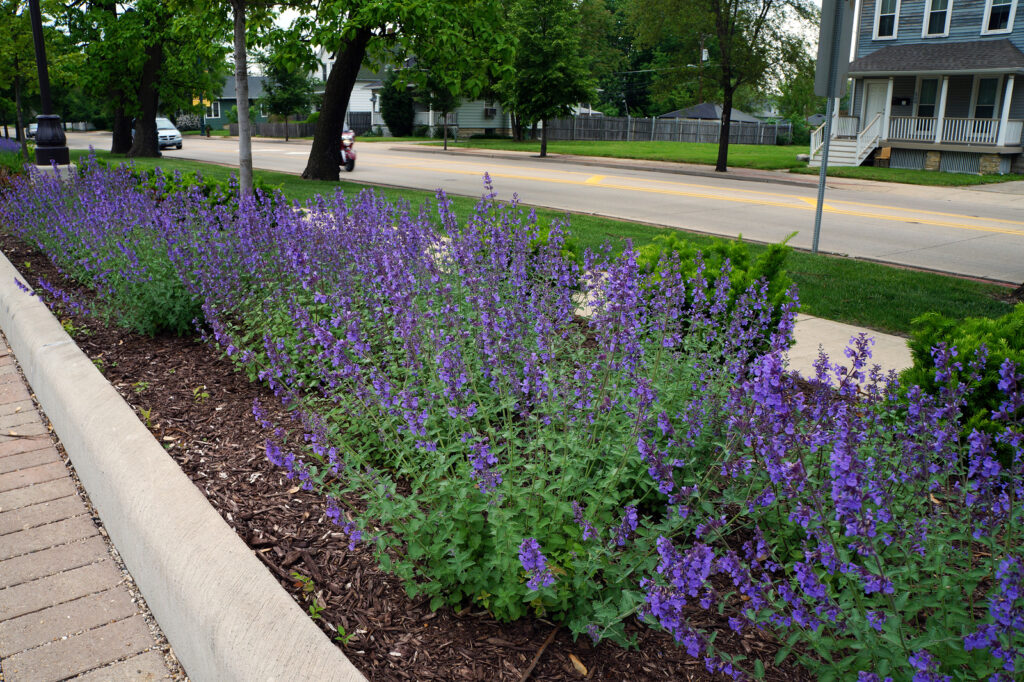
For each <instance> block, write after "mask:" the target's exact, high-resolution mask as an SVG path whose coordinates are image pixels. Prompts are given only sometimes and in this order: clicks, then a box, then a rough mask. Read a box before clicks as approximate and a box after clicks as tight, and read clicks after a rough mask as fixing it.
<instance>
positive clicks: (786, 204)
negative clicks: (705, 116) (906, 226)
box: [389, 164, 1024, 237]
mask: <svg viewBox="0 0 1024 682" xmlns="http://www.w3.org/2000/svg"><path fill="white" fill-rule="evenodd" d="M389 165H391V166H392V167H394V168H409V169H416V168H420V166H419V165H418V164H417V165H405V164H389ZM434 170H436V168H434ZM445 172H447V173H455V174H457V175H479V174H480V171H479V170H476V169H474V170H457V169H454V168H447V169H445ZM489 175H490V176H491V177H492V178H505V179H509V180H528V181H539V182H550V183H555V184H561V185H576V186H581V187H586V186H590V187H598V188H600V189H614V190H623V191H628V192H643V193H646V194H663V195H670V196H681V197H690V198H694V199H712V200H716V201H727V202H732V203H740V204H753V205H756V206H773V207H777V208H788V209H797V210H801V211H811V210H814V208H815V206H814V205H812V204H811V203H810V200H809V199H808V197H802V196H797V195H786V194H772V193H770V192H757V193H758V194H765V195H768V196H776V197H779V198H783V199H787V198H788V199H793V200H795V201H772V200H769V199H758V198H753V197H749V198H748V197H742V196H722V195H721V194H709V193H707V192H692V191H686V190H680V189H667V188H666V189H660V188H655V187H638V186H635V185H617V184H610V183H605V182H602V183H600V184H595V183H588V182H587V180H570V179H568V178H543V177H538V176H536V175H519V174H516V173H504V172H500V171H499V172H496V173H493V172H492V173H489ZM589 177H593V176H588V178H589ZM678 184H679V185H680V186H684V187H685V186H691V185H688V184H687V183H678ZM694 186H697V187H703V186H702V185H694ZM727 191H733V190H727ZM740 191H746V190H740ZM805 202H806V203H805ZM831 203H840V202H831ZM845 203H850V204H854V205H859V204H857V202H845ZM862 205H864V206H869V207H871V208H875V209H885V208H888V207H883V206H875V205H872V204H862ZM825 210H826V212H828V213H834V214H836V215H847V216H854V217H859V218H873V219H875V220H885V221H889V222H897V223H910V224H920V225H932V226H936V227H948V228H952V229H959V230H971V231H975V232H990V233H996V234H1008V235H1014V236H1022V237H1024V230H1012V229H1009V228H1004V227H990V226H986V225H974V224H970V223H959V222H950V221H944V220H928V219H925V218H915V217H912V216H894V215H886V214H884V213H868V212H864V211H851V210H845V209H839V208H836V207H834V206H831V207H828V208H826V209H825ZM902 210H904V211H906V210H913V209H902ZM915 212H916V213H928V212H927V211H915ZM949 215H950V216H951V217H958V218H965V219H969V220H981V221H989V220H991V222H1014V221H1003V220H998V219H989V218H975V217H974V216H966V215H956V214H949ZM1014 224H1020V225H1024V223H1016V222H1014Z"/></svg>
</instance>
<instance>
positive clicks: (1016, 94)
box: [1010, 76, 1024, 118]
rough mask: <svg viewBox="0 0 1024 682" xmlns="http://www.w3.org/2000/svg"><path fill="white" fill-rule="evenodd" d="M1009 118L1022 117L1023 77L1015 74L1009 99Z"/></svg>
mask: <svg viewBox="0 0 1024 682" xmlns="http://www.w3.org/2000/svg"><path fill="white" fill-rule="evenodd" d="M1010 118H1024V78H1021V77H1020V76H1017V78H1015V79H1014V81H1013V98H1012V99H1011V100H1010Z"/></svg>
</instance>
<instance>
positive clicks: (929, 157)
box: [924, 151, 942, 171]
mask: <svg viewBox="0 0 1024 682" xmlns="http://www.w3.org/2000/svg"><path fill="white" fill-rule="evenodd" d="M941 159H942V152H936V151H929V152H926V153H925V155H924V169H925V170H927V171H937V170H939V161H940V160H941Z"/></svg>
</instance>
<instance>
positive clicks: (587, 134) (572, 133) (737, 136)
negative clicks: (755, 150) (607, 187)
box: [548, 116, 793, 144]
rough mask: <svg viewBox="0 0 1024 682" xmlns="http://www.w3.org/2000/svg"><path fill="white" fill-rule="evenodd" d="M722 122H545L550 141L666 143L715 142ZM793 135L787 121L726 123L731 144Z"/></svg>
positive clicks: (616, 119) (580, 118)
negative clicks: (659, 141)
mask: <svg viewBox="0 0 1024 682" xmlns="http://www.w3.org/2000/svg"><path fill="white" fill-rule="evenodd" d="M720 130H721V121H707V120H702V119H695V118H632V117H622V116H577V117H575V118H559V119H555V120H552V121H548V139H549V140H620V141H627V142H633V141H637V142H640V141H645V140H647V141H657V140H661V141H669V142H711V143H717V142H718V134H719V131H720ZM792 137H793V125H792V124H791V123H789V122H786V123H740V122H738V121H733V122H732V123H731V124H730V125H729V143H730V144H778V143H780V142H787V141H789V140H790V139H792Z"/></svg>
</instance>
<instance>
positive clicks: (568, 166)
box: [68, 133, 1024, 284]
mask: <svg viewBox="0 0 1024 682" xmlns="http://www.w3.org/2000/svg"><path fill="white" fill-rule="evenodd" d="M68 145H69V146H70V147H72V148H80V149H81V148H87V147H89V146H90V145H94V146H95V147H97V148H98V149H108V148H109V134H107V135H104V134H99V133H86V134H81V133H72V134H69V135H68ZM356 148H357V151H358V153H359V159H358V163H357V164H356V170H355V171H354V172H353V173H351V174H346V173H343V175H344V179H345V180H352V181H355V182H366V183H371V184H383V185H391V186H400V187H411V188H419V189H426V190H435V189H437V188H443V189H445V190H446V191H447V192H449V193H451V194H462V195H468V196H479V195H480V194H481V193H482V191H483V185H482V176H483V173H484V172H485V171H486V172H488V173H489V174H490V176H491V178H492V179H493V181H494V184H495V187H496V189H497V191H498V193H499V196H500V197H503V198H509V197H511V196H512V194H513V193H517V194H518V195H519V197H520V199H521V201H522V202H523V203H525V204H530V205H535V206H544V207H549V208H556V209H564V210H567V211H572V212H581V213H593V214H599V215H605V216H610V217H614V218H622V219H626V220H634V221H639V222H645V223H652V224H657V225H665V226H669V227H677V228H683V229H687V230H693V231H698V232H705V233H709V234H718V235H727V236H736V235H739V234H742V235H743V236H744V237H745V238H748V239H752V240H755V241H763V242H773V241H779V240H782V239H784V238H785V237H786V236H787V235H789V234H790V233H791V232H797V235H796V237H794V238H793V239H792V240H791V242H790V243H791V244H792V245H793V246H796V247H798V248H810V246H811V242H812V235H813V226H814V208H815V202H816V197H817V189H816V186H815V184H814V183H813V181H812V180H811V179H809V178H806V177H803V176H793V175H791V174H783V173H779V174H778V180H777V181H767V182H765V181H761V182H752V181H750V180H738V179H734V178H731V177H704V176H695V175H684V174H678V173H668V172H661V171H656V170H648V169H641V168H637V167H636V165H637V164H627V163H623V164H617V163H615V162H614V161H612V162H608V163H607V164H606V165H589V164H588V165H582V164H579V163H574V162H572V161H570V160H568V159H566V157H563V158H562V159H556V158H549V159H539V158H537V157H535V156H531V155H528V154H512V155H507V154H506V155H497V156H491V155H488V154H485V153H477V154H451V153H449V154H445V153H444V152H443V151H441V150H436V151H435V150H431V151H427V150H420V149H416V148H412V147H410V146H408V145H405V146H398V145H391V144H387V143H380V142H374V143H369V142H363V143H361V144H360V142H359V141H358V140H357V142H356ZM308 153H309V142H308V141H301V140H300V141H293V142H290V143H285V142H283V141H277V140H272V141H271V140H260V139H255V140H253V161H254V165H255V166H256V167H257V168H263V169H267V170H278V171H285V172H291V173H301V172H302V169H303V168H304V167H305V165H306V158H307V156H308ZM165 154H166V155H167V156H168V157H173V158H189V159H195V160H201V161H211V162H215V163H222V164H229V165H236V166H237V159H238V152H237V141H236V140H232V139H224V138H220V139H218V138H212V139H200V138H196V137H186V138H185V145H184V148H183V149H182V150H173V149H172V150H167V151H166V152H165ZM597 163H599V164H600V163H602V162H597ZM640 165H648V166H650V165H657V164H640ZM760 175H761V176H762V179H764V178H766V177H767V178H771V179H774V178H775V177H776V176H775V175H774V174H769V173H762V174H760ZM791 183H800V184H798V185H794V184H791ZM1021 184H1022V183H1009V184H1008V185H1005V186H999V185H996V186H987V187H986V188H985V190H979V189H964V188H935V187H916V186H910V185H897V184H892V183H873V182H864V181H851V180H840V179H830V180H829V183H828V190H827V192H826V196H825V213H824V217H823V220H822V231H821V238H820V244H819V245H820V249H821V250H822V251H824V252H830V253H838V254H845V255H849V256H853V257H858V258H869V259H873V260H879V261H883V262H889V263H896V264H901V265H908V266H912V267H919V268H927V269H932V270H938V271H943V272H951V273H957V274H961V275H967V276H972V277H982V278H987V279H992V280H997V281H1003V282H1011V283H1016V284H1019V283H1021V282H1022V281H1024V188H1021V187H1019V185H1021Z"/></svg>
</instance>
